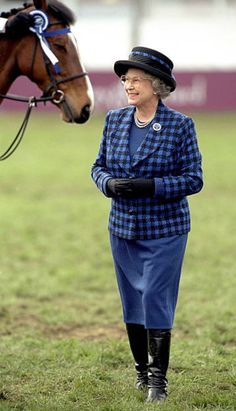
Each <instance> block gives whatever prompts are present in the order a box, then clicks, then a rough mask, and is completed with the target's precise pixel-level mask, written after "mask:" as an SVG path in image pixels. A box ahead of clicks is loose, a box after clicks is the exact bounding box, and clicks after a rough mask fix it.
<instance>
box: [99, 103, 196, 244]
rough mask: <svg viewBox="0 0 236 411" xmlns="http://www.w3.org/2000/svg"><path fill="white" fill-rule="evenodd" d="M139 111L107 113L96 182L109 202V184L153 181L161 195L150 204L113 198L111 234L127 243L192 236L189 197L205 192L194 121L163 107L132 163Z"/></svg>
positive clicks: (140, 199) (123, 109)
mask: <svg viewBox="0 0 236 411" xmlns="http://www.w3.org/2000/svg"><path fill="white" fill-rule="evenodd" d="M134 110H135V107H134V106H128V107H125V108H122V109H118V110H112V111H110V112H108V114H107V116H106V121H105V127H104V131H103V138H102V141H101V145H100V150H99V153H98V156H97V158H96V161H95V163H94V164H93V167H92V178H93V180H94V182H95V183H96V185H97V187H98V188H99V189H100V190H101V191H102V192H103V194H104V195H106V196H107V192H106V184H107V181H108V180H109V179H110V178H129V177H130V178H139V177H142V178H154V179H155V186H156V192H155V196H154V197H149V198H135V199H125V198H121V197H117V198H113V199H112V206H111V212H110V217H109V230H110V231H111V233H112V234H114V235H116V236H118V237H122V238H126V239H155V238H160V237H167V236H172V235H181V234H184V233H187V232H188V231H189V230H190V213H189V206H188V201H187V198H186V196H188V195H191V194H194V193H197V192H198V191H200V190H201V188H202V186H203V182H202V169H201V154H200V152H199V149H198V144H197V139H196V133H195V128H194V124H193V121H192V119H191V118H189V117H187V116H185V115H184V114H181V113H179V112H177V111H175V110H173V109H170V108H168V107H167V106H165V105H164V104H163V103H162V102H160V103H159V105H158V109H157V112H156V115H155V117H154V119H153V121H152V123H151V124H150V128H149V131H148V133H147V135H146V137H145V139H144V140H143V142H142V143H141V145H140V146H139V148H138V150H137V152H136V153H135V154H134V156H133V157H132V158H130V153H129V130H130V126H131V124H132V121H133V115H134ZM153 125H154V127H153ZM160 126H161V127H160ZM158 129H159V130H158Z"/></svg>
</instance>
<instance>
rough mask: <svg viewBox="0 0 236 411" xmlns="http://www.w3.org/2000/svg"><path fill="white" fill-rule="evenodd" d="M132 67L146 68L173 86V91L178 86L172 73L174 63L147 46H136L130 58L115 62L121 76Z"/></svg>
mask: <svg viewBox="0 0 236 411" xmlns="http://www.w3.org/2000/svg"><path fill="white" fill-rule="evenodd" d="M131 67H133V68H138V69H141V70H144V71H146V72H147V73H150V74H152V75H153V76H156V77H158V78H160V79H161V80H163V81H164V83H166V84H167V85H168V86H170V87H171V91H174V90H175V88H176V80H175V77H174V75H173V74H172V69H173V67H174V64H173V62H172V61H171V60H170V59H169V58H168V57H167V56H165V55H164V54H162V53H160V52H159V51H156V50H152V49H149V48H147V47H134V48H133V49H132V51H131V53H130V55H129V59H128V60H118V61H116V62H115V64H114V71H115V73H116V74H117V75H118V76H119V77H120V76H122V75H123V74H125V73H126V72H127V70H128V69H129V68H131Z"/></svg>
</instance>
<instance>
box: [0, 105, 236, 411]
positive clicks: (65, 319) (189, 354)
mask: <svg viewBox="0 0 236 411" xmlns="http://www.w3.org/2000/svg"><path fill="white" fill-rule="evenodd" d="M193 117H194V119H195V122H196V125H197V129H198V134H199V143H200V147H201V151H202V153H203V158H204V172H205V187H204V190H203V191H202V192H201V193H200V194H199V195H197V196H193V197H192V198H191V199H190V205H191V211H192V232H191V234H190V237H189V242H188V249H187V254H186V259H185V264H184V269H183V276H182V281H181V288H180V295H179V301H178V307H177V312H176V320H175V328H174V330H173V339H172V351H171V362H170V369H169V374H168V376H169V383H170V386H169V394H170V395H169V397H168V400H167V401H166V402H165V404H163V405H162V406H159V405H157V404H156V405H153V404H149V405H148V404H145V403H144V398H145V396H144V395H143V394H140V393H138V392H136V391H135V390H134V388H133V383H134V378H135V374H134V369H133V362H132V358H131V354H130V351H129V347H128V343H127V339H126V336H125V332H124V326H123V323H122V317H121V307H120V302H119V297H118V292H117V288H116V282H115V277H114V272H113V265H112V260H111V256H110V250H109V244H108V231H107V219H108V211H109V207H110V204H109V200H108V199H105V198H104V197H103V196H102V194H101V193H100V192H98V190H97V189H96V187H95V185H94V184H93V182H92V180H91V178H90V168H91V164H92V162H93V160H94V158H95V156H96V153H97V150H98V145H99V141H100V137H101V132H102V126H103V118H97V117H94V118H93V119H92V120H91V121H90V122H89V123H88V124H86V125H83V126H76V125H74V126H72V125H66V124H64V123H62V122H61V121H60V120H59V118H58V117H57V116H54V115H53V116H52V115H48V116H47V115H45V116H43V117H42V116H40V115H37V114H36V113H34V114H33V117H32V119H31V121H30V125H29V127H28V129H27V132H26V136H25V139H24V141H23V142H22V145H21V146H20V148H19V149H18V150H17V152H16V153H15V154H14V156H13V157H11V158H10V159H9V160H7V161H6V162H2V163H1V164H0V167H1V173H0V174H1V177H0V186H1V194H0V196H1V197H0V198H1V200H0V216H1V217H0V259H1V265H0V410H1V411H2V410H3V411H6V410H24V411H36V410H43V411H54V410H61V411H73V410H80V411H141V410H144V411H147V410H150V411H153V410H156V409H161V410H163V411H188V410H214V411H220V410H230V411H231V410H236V321H235V312H236V305H235V300H236V291H235V290H236V259H235V244H236V227H235V221H236V207H235V198H236V184H235V178H236V172H235V156H236V116H235V113H234V114H219V115H217V116H216V115H210V114H209V115H207V114H205V115H203V114H202V115H200V114H198V115H194V116H193ZM0 118H1V139H0V149H1V152H2V151H4V149H5V148H6V146H7V144H8V142H9V141H10V140H11V138H12V137H13V136H14V135H15V133H16V130H17V127H18V125H19V124H20V121H21V117H20V116H18V115H17V116H15V115H13V114H11V115H6V114H1V117H0Z"/></svg>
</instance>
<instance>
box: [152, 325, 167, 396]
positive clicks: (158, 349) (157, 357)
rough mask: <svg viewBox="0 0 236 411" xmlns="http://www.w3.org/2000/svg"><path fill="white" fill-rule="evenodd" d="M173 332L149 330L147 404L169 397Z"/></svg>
mask: <svg viewBox="0 0 236 411" xmlns="http://www.w3.org/2000/svg"><path fill="white" fill-rule="evenodd" d="M170 339H171V330H148V352H149V365H148V398H147V402H154V401H163V400H165V399H166V397H167V384H168V381H167V378H166V373H167V369H168V365H169V357H170Z"/></svg>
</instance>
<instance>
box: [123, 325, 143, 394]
mask: <svg viewBox="0 0 236 411" xmlns="http://www.w3.org/2000/svg"><path fill="white" fill-rule="evenodd" d="M126 329H127V334H128V337H129V344H130V348H131V352H132V354H133V357H134V361H135V368H136V372H137V380H136V383H135V388H136V389H137V390H143V389H144V388H147V385H148V347H147V330H146V329H145V328H144V326H143V325H141V324H126Z"/></svg>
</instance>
